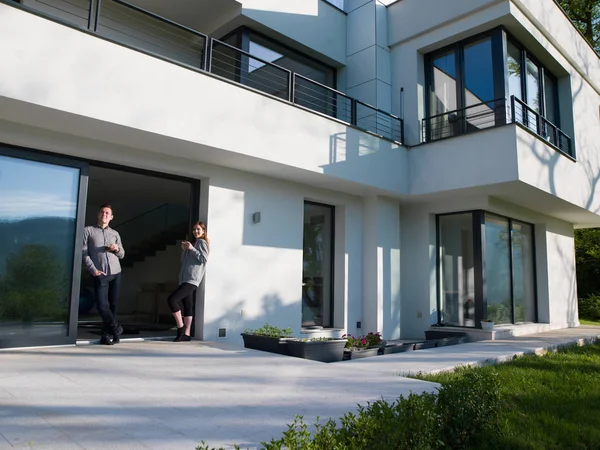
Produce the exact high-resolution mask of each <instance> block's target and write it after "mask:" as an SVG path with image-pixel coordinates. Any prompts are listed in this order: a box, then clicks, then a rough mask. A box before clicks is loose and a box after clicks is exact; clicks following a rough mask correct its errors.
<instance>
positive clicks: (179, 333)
mask: <svg viewBox="0 0 600 450" xmlns="http://www.w3.org/2000/svg"><path fill="white" fill-rule="evenodd" d="M184 331H185V327H181V328H177V336H175V339H173V342H181V341H182V340H183V339H182V338H183V336H184V334H183V332H184Z"/></svg>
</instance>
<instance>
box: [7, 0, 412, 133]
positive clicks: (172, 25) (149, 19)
mask: <svg viewBox="0 0 600 450" xmlns="http://www.w3.org/2000/svg"><path fill="white" fill-rule="evenodd" d="M30 4H31V6H20V7H21V8H23V9H26V10H30V11H36V12H38V13H43V14H44V15H45V16H48V17H50V18H52V19H58V20H59V21H61V22H66V23H68V24H70V25H75V26H78V27H81V28H84V29H87V30H89V31H91V32H93V33H95V34H97V35H99V36H102V37H103V38H106V39H109V40H111V41H114V42H117V43H119V44H121V45H124V46H127V47H129V48H132V49H135V50H140V51H143V52H145V53H147V54H150V55H152V56H158V57H160V58H162V59H166V60H168V61H171V62H174V63H177V64H180V65H184V66H187V67H190V68H193V69H196V70H202V71H205V72H210V73H212V74H214V75H217V76H219V77H222V78H225V79H227V80H229V81H232V82H234V83H239V84H242V85H244V86H247V87H250V88H252V89H255V90H258V91H260V92H263V93H265V94H269V95H272V96H274V97H277V98H279V99H282V100H284V101H289V102H290V103H293V104H295V105H298V106H302V107H304V108H307V109H310V110H312V111H316V112H319V113H321V114H324V115H327V116H329V117H332V118H335V119H337V120H340V121H342V122H345V123H347V124H349V125H353V126H354V127H356V128H359V129H361V130H364V131H368V132H370V133H374V134H376V135H378V136H380V137H383V138H385V139H388V140H391V141H394V142H396V143H402V141H403V137H404V136H403V121H402V119H400V118H399V117H397V116H395V115H393V114H390V113H387V112H385V111H381V110H379V109H377V108H375V107H373V106H370V105H368V104H366V103H363V102H361V101H359V100H356V99H353V98H351V97H349V96H347V95H346V94H344V93H342V92H339V91H337V90H335V89H332V88H330V87H329V86H325V85H323V84H320V83H317V82H316V81H313V80H311V79H309V78H306V77H304V76H302V75H300V74H297V73H294V72H292V71H290V70H288V69H285V68H283V67H281V66H278V65H277V64H273V63H271V62H269V61H266V60H264V59H261V58H259V57H257V56H255V55H252V54H250V53H247V52H244V51H242V50H240V49H238V48H236V47H233V46H231V45H229V44H227V43H225V42H221V41H218V40H216V39H213V38H210V37H208V36H207V35H205V34H203V33H200V32H198V31H196V30H193V29H191V28H188V27H185V26H183V25H181V24H178V23H176V22H173V21H171V20H168V19H166V18H164V17H161V16H159V15H157V14H154V13H152V12H150V11H146V10H144V9H142V8H139V7H137V6H134V5H131V4H129V3H127V2H124V1H122V0H35V1H32V2H31V3H30ZM36 4H37V6H36ZM17 6H19V5H17Z"/></svg>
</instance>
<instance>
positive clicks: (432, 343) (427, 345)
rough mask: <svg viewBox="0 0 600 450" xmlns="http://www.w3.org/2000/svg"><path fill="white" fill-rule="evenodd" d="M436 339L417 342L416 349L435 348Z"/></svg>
mask: <svg viewBox="0 0 600 450" xmlns="http://www.w3.org/2000/svg"><path fill="white" fill-rule="evenodd" d="M435 344H436V341H434V340H431V341H425V342H415V350H425V349H427V348H434V347H435Z"/></svg>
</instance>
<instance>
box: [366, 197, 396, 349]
mask: <svg viewBox="0 0 600 450" xmlns="http://www.w3.org/2000/svg"><path fill="white" fill-rule="evenodd" d="M363 231H364V233H363V268H364V270H363V303H362V311H363V317H362V328H361V329H360V330H359V334H366V333H368V332H371V331H372V332H377V331H379V332H381V333H382V334H383V336H384V338H385V339H397V338H399V337H400V309H401V304H400V205H399V204H398V202H397V201H395V200H390V199H386V198H384V197H377V196H373V197H367V198H365V200H364V226H363Z"/></svg>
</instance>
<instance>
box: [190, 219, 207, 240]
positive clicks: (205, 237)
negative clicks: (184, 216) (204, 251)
mask: <svg viewBox="0 0 600 450" xmlns="http://www.w3.org/2000/svg"><path fill="white" fill-rule="evenodd" d="M197 226H199V227H200V228H202V231H204V233H203V234H202V237H201V238H200V239H204V240H205V241H206V243H207V244H210V239H208V236H207V235H206V225H204V222H196V223H194V224H193V225H192V231H193V230H194V228H195V227H197ZM193 235H194V234H193V233H192V236H193Z"/></svg>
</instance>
